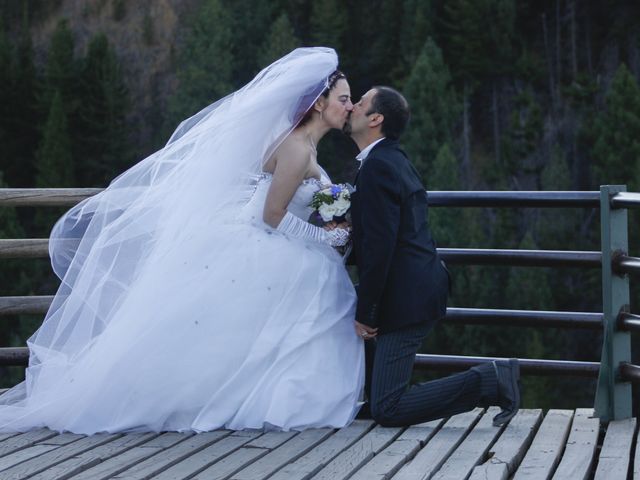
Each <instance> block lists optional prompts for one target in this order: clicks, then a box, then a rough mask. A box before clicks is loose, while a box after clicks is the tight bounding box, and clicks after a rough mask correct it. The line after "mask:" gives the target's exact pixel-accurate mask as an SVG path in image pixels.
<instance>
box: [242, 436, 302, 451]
mask: <svg viewBox="0 0 640 480" xmlns="http://www.w3.org/2000/svg"><path fill="white" fill-rule="evenodd" d="M297 434H298V432H267V433H265V434H264V435H261V436H259V437H258V438H256V439H255V440H253V441H251V442H249V443H248V444H247V447H254V448H266V449H267V450H273V449H274V448H278V447H279V446H280V445H282V444H283V443H284V442H286V441H287V440H289V439H291V438H293V437H294V436H295V435H297Z"/></svg>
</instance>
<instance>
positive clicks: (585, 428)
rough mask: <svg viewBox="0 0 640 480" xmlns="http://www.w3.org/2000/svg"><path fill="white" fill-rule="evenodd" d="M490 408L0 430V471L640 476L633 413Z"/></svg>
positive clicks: (90, 479) (54, 477)
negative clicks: (285, 423) (402, 418)
mask: <svg viewBox="0 0 640 480" xmlns="http://www.w3.org/2000/svg"><path fill="white" fill-rule="evenodd" d="M497 411H498V409H496V408H495V407H492V408H490V409H488V410H487V411H484V410H483V409H476V410H473V411H471V412H468V413H463V414H460V415H456V416H454V417H451V418H449V419H447V420H446V421H445V420H443V421H434V422H429V423H425V424H422V425H416V426H413V427H410V428H384V427H380V426H377V425H375V424H374V423H373V422H372V421H369V420H356V421H355V422H353V423H352V424H351V425H349V426H348V427H345V428H342V429H340V430H332V429H313V430H306V431H303V432H266V433H262V432H259V431H238V432H232V431H229V430H218V431H214V432H206V433H199V434H193V433H175V432H168V433H162V434H156V433H135V434H124V435H123V434H112V435H109V434H98V435H91V436H84V435H76V434H71V433H63V434H58V433H56V432H52V431H51V430H47V429H41V430H35V431H31V432H27V433H23V434H0V478H1V479H2V480H5V479H6V480H8V479H27V478H29V479H38V480H62V479H73V480H80V479H83V480H102V479H139V480H142V479H151V478H153V479H164V480H168V479H173V480H186V479H200V480H213V479H216V480H222V479H238V480H240V479H242V480H249V479H252V480H258V479H267V478H269V479H273V480H295V479H298V480H302V479H327V480H342V479H347V478H349V479H358V480H370V479H379V480H382V479H391V478H392V479H394V480H398V479H402V480H407V479H430V478H433V479H452V480H458V479H466V478H471V479H472V480H480V479H483V480H484V479H509V478H514V479H521V478H527V479H529V478H536V479H546V478H554V479H571V480H578V479H591V478H596V479H606V480H612V479H627V478H634V479H638V478H640V458H639V457H640V452H639V451H638V450H639V448H638V446H636V445H638V444H637V443H636V441H635V437H636V434H637V429H636V419H635V418H630V419H626V420H617V421H612V422H610V423H609V424H608V425H605V426H602V427H601V425H600V422H599V420H598V419H597V418H590V415H591V414H592V413H593V411H592V409H577V410H575V411H573V410H549V411H548V412H547V414H546V415H543V412H542V411H541V410H521V411H520V412H519V413H518V414H517V415H516V416H515V417H514V418H513V420H512V421H511V422H510V423H509V424H508V425H507V426H506V427H503V428H497V427H493V426H492V425H491V420H492V417H493V415H494V414H495V413H497ZM633 449H635V452H634V451H633ZM634 453H635V454H634ZM634 457H635V459H634Z"/></svg>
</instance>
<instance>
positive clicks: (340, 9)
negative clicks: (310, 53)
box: [310, 0, 348, 52]
mask: <svg viewBox="0 0 640 480" xmlns="http://www.w3.org/2000/svg"><path fill="white" fill-rule="evenodd" d="M347 20H348V17H347V11H346V9H345V8H344V5H343V3H342V2H341V1H340V0H316V1H314V2H313V4H312V7H311V17H310V28H311V40H312V43H313V44H314V45H324V46H326V47H332V48H335V49H336V50H337V51H338V52H341V51H342V46H343V45H344V39H345V33H346V31H347V27H348V24H347Z"/></svg>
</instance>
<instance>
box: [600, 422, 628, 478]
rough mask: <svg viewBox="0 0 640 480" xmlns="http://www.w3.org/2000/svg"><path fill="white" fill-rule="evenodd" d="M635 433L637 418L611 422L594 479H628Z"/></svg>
mask: <svg viewBox="0 0 640 480" xmlns="http://www.w3.org/2000/svg"><path fill="white" fill-rule="evenodd" d="M635 433H636V419H635V418H627V419H625V420H612V421H610V422H609V425H607V433H606V435H605V437H604V443H603V444H602V449H601V450H600V458H598V467H597V469H596V474H595V476H594V480H612V479H618V478H620V479H623V480H626V478H627V472H628V470H629V460H630V456H631V444H632V442H633V437H634V435H635Z"/></svg>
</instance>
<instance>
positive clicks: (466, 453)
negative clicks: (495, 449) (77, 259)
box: [433, 407, 502, 480]
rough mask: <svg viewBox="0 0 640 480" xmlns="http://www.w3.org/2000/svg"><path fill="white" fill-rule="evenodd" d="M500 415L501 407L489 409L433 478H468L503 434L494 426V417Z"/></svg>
mask: <svg viewBox="0 0 640 480" xmlns="http://www.w3.org/2000/svg"><path fill="white" fill-rule="evenodd" d="M498 413H500V408H499V407H491V408H489V409H488V410H487V411H486V412H485V414H484V415H483V416H482V418H481V419H480V421H479V422H478V423H477V424H476V426H475V427H473V430H471V432H470V433H469V435H467V437H466V438H465V439H464V440H463V441H462V443H461V444H460V445H459V446H458V448H456V451H455V452H453V453H452V454H451V455H450V456H449V458H448V459H447V461H446V462H444V464H443V465H442V467H440V470H439V471H438V472H437V473H436V474H435V476H434V477H433V478H434V479H437V480H458V479H460V478H468V477H469V475H471V472H472V471H473V468H474V467H475V466H476V465H478V464H479V463H480V462H481V461H482V460H483V459H485V458H486V455H487V452H488V451H489V448H490V447H491V445H492V444H493V442H495V440H496V438H497V437H498V435H500V433H501V432H502V428H498V427H494V426H493V417H495V416H496V415H497V414H498Z"/></svg>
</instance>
